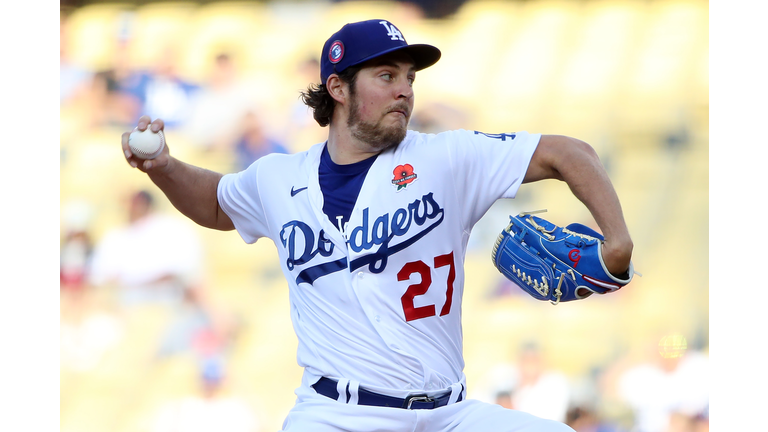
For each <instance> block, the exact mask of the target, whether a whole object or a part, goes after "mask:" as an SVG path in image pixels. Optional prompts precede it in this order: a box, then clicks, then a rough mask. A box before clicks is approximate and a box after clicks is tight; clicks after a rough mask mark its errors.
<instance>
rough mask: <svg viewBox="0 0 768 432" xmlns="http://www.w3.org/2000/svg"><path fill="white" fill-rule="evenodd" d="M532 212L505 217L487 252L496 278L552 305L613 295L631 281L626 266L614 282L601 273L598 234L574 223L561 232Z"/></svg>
mask: <svg viewBox="0 0 768 432" xmlns="http://www.w3.org/2000/svg"><path fill="white" fill-rule="evenodd" d="M544 211H546V210H544ZM533 213H539V212H530V213H520V214H519V215H517V216H510V217H509V225H508V226H507V227H506V228H505V229H504V230H503V231H502V232H501V234H499V237H498V239H497V240H496V244H495V245H494V247H493V253H492V258H493V264H494V265H495V266H496V268H498V269H499V271H500V272H501V274H503V275H504V276H506V277H507V279H509V280H511V281H512V282H515V283H516V284H517V285H518V286H519V287H520V288H522V289H523V290H524V291H525V292H527V293H528V294H530V295H531V296H532V297H533V298H535V299H537V300H549V301H550V302H552V304H557V303H559V302H566V301H572V300H581V299H585V298H587V297H589V296H591V295H592V294H594V293H598V294H606V293H610V292H614V291H617V290H618V289H620V288H621V287H623V286H624V285H626V284H628V283H629V282H630V281H631V280H632V277H633V276H634V274H635V271H634V267H633V265H632V262H630V263H629V269H628V270H627V272H626V273H625V274H623V275H619V276H618V277H617V276H614V275H612V274H611V273H610V272H609V271H608V270H607V269H606V267H605V263H604V262H603V254H602V243H603V241H604V240H605V238H604V237H603V235H602V234H600V233H598V232H596V231H594V230H593V229H591V228H588V227H586V226H584V225H582V224H578V223H572V224H570V225H568V226H567V227H565V228H562V227H559V226H557V225H555V224H553V223H551V222H549V221H547V220H544V219H542V218H540V217H536V216H532V214H533Z"/></svg>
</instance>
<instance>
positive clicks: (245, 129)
mask: <svg viewBox="0 0 768 432" xmlns="http://www.w3.org/2000/svg"><path fill="white" fill-rule="evenodd" d="M270 153H289V152H288V149H287V148H286V147H285V145H284V144H283V143H282V142H280V141H277V140H276V139H275V138H272V137H269V136H267V133H266V131H265V130H264V126H263V125H262V123H261V120H260V119H259V117H258V116H257V115H256V114H255V113H254V112H253V111H248V112H247V113H246V114H245V117H243V122H242V131H241V133H240V137H239V139H238V140H237V142H236V144H235V154H236V155H237V159H236V162H235V165H236V168H237V170H244V169H246V168H248V167H249V166H250V165H251V164H252V163H253V162H255V161H256V159H259V158H260V157H262V156H266V155H268V154H270Z"/></svg>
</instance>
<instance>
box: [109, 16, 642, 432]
mask: <svg viewBox="0 0 768 432" xmlns="http://www.w3.org/2000/svg"><path fill="white" fill-rule="evenodd" d="M439 59H440V51H439V50H438V49H437V48H435V47H433V46H430V45H419V44H408V43H407V42H406V40H405V37H404V36H403V33H402V32H401V31H400V30H399V29H398V28H397V27H396V26H395V25H394V24H392V23H390V22H388V21H386V20H380V19H374V20H369V21H363V22H356V23H351V24H347V25H345V26H344V27H342V28H341V29H340V30H339V31H338V32H336V33H335V34H333V35H332V36H331V37H330V38H329V39H328V40H327V41H326V42H325V44H324V46H323V50H322V55H321V76H320V79H321V81H320V84H319V85H311V86H310V87H309V88H308V89H307V91H306V92H303V93H302V99H303V101H304V102H305V103H306V104H307V105H308V106H309V107H311V108H312V110H313V113H314V118H315V120H316V121H317V122H318V123H319V124H320V125H321V126H324V127H325V126H327V127H328V139H327V141H325V142H322V143H319V144H316V145H314V146H313V147H311V148H310V149H309V150H308V151H305V152H302V153H298V154H292V155H285V154H272V155H269V156H266V157H263V158H261V159H259V160H258V161H256V162H255V163H253V164H252V165H251V166H250V167H248V168H247V169H245V170H244V171H242V172H238V173H231V174H226V175H222V174H219V173H215V172H211V171H208V170H205V169H203V168H198V167H195V166H191V165H189V164H186V163H184V162H182V161H180V160H178V159H175V158H174V157H172V156H171V155H170V152H169V149H168V146H167V145H166V147H165V149H164V150H163V152H162V153H161V154H160V155H159V156H158V157H156V158H154V159H139V158H138V157H136V156H135V155H133V154H132V153H131V151H130V148H129V146H128V135H129V134H128V133H126V134H124V135H123V138H122V147H123V150H124V152H125V156H126V159H127V161H128V163H129V164H130V165H131V166H132V167H134V168H138V169H139V170H141V171H143V172H145V173H146V174H148V175H149V178H150V179H151V180H152V181H153V182H154V183H155V184H156V185H157V186H158V187H159V188H160V189H161V190H162V191H163V192H164V193H165V195H166V196H167V197H168V199H169V200H170V202H171V203H172V204H173V205H174V206H175V207H176V208H177V209H178V210H179V211H180V212H181V213H183V214H184V215H186V216H188V217H189V218H191V219H192V220H193V221H195V222H196V223H198V224H200V225H202V226H205V227H209V228H213V229H218V230H233V229H236V230H237V232H238V233H239V234H240V236H241V237H242V238H243V240H244V241H245V242H247V243H253V242H255V241H257V240H258V239H259V238H262V237H268V238H270V239H272V241H274V243H275V246H276V247H277V250H278V255H279V259H280V263H281V267H282V271H283V273H284V275H285V277H286V279H287V281H288V285H289V287H290V290H289V297H290V309H291V318H292V322H293V326H294V329H295V331H296V334H297V336H298V341H299V346H298V355H297V358H298V362H299V364H300V365H301V366H302V367H303V368H304V374H303V378H302V382H301V384H300V385H299V387H298V388H297V390H296V395H297V399H296V404H295V406H294V408H293V409H291V411H290V412H289V413H288V415H287V417H286V419H285V422H284V424H283V430H284V431H291V432H295V431H358V432H366V431H371V432H372V431H414V430H418V431H448V430H450V431H456V432H476V431H570V430H572V429H570V428H569V427H568V426H566V425H564V424H561V423H557V422H553V421H550V420H544V419H540V418H537V417H534V416H532V415H529V414H526V413H523V412H520V411H515V410H510V409H506V408H502V407H501V406H499V405H495V404H488V403H484V402H480V401H477V400H472V399H467V397H466V395H467V386H466V378H465V375H464V372H463V369H464V359H463V356H462V329H461V300H462V294H463V289H464V277H465V275H464V265H463V264H464V259H465V252H466V248H467V241H468V240H469V236H470V232H471V230H472V227H473V226H474V225H475V223H476V222H477V221H478V220H479V219H480V218H481V217H482V216H483V214H484V213H485V212H486V211H487V210H488V209H489V207H490V206H491V205H492V204H493V203H494V201H496V200H498V199H500V198H514V197H515V195H516V193H517V190H518V188H519V187H520V185H522V184H523V183H528V182H535V181H538V180H543V179H553V178H554V179H559V180H562V181H564V182H566V183H567V185H568V186H569V187H570V189H571V190H572V191H573V193H574V195H575V196H576V197H577V198H578V199H579V200H580V201H581V202H583V203H584V205H585V206H586V207H587V208H588V209H589V211H590V212H591V214H592V215H593V217H594V218H595V221H596V222H597V224H598V226H599V228H600V230H601V231H602V234H601V235H600V237H601V238H599V239H598V240H596V243H595V242H592V243H590V245H592V246H590V247H592V249H590V250H591V251H596V252H594V253H592V254H590V252H589V250H586V249H585V250H584V251H582V250H581V249H579V250H578V251H577V252H576V253H574V252H572V250H570V249H569V250H565V251H564V252H563V253H564V255H563V253H560V252H558V251H552V250H551V249H552V248H549V249H547V248H544V247H541V246H540V245H539V244H534V243H533V242H532V241H531V239H532V235H533V234H532V233H531V232H530V231H531V229H528V228H527V226H526V227H525V228H523V229H526V230H527V231H526V232H524V233H522V232H521V229H520V228H518V229H514V228H513V227H508V228H507V230H505V233H506V237H510V238H513V239H517V240H516V242H517V243H516V244H517V245H518V249H522V250H524V251H525V253H528V254H533V255H535V256H536V257H537V258H536V259H539V260H541V262H544V263H546V264H544V265H543V266H544V267H546V269H549V267H550V266H551V267H552V268H554V269H555V270H557V272H556V274H558V275H561V276H560V280H559V281H558V280H549V281H548V282H547V281H546V278H547V277H549V278H550V279H552V278H555V277H556V276H553V275H549V276H544V275H543V273H542V275H539V274H534V273H533V272H531V270H529V273H528V274H527V275H526V277H527V279H524V280H525V281H526V282H527V281H528V280H531V281H532V282H531V283H534V282H535V284H536V286H537V287H539V286H541V285H542V284H545V283H546V285H547V287H548V289H549V288H551V289H549V290H548V292H549V291H551V292H555V291H556V290H555V288H556V286H557V284H558V282H560V285H561V286H560V291H561V292H562V291H563V289H565V288H566V287H567V286H569V285H568V284H567V283H566V282H568V281H569V280H570V279H569V278H570V274H571V273H572V272H573V270H571V268H573V267H576V268H578V269H581V270H583V269H585V268H590V269H593V268H594V269H596V270H595V271H597V272H598V273H599V272H603V274H597V275H595V274H590V277H591V278H592V279H595V280H605V281H607V282H609V283H611V284H612V285H611V286H616V287H619V286H623V285H625V284H626V283H628V282H629V280H630V279H631V277H632V268H631V262H630V261H631V255H632V247H633V246H632V240H631V239H630V235H629V232H628V229H627V226H626V224H625V222H624V217H623V215H622V210H621V206H620V203H619V199H618V197H617V195H616V193H615V191H614V188H613V187H612V185H611V182H610V180H609V178H608V176H607V175H606V172H605V170H604V168H603V166H602V165H601V163H600V161H599V159H598V157H597V155H596V154H595V152H594V151H593V149H592V148H591V147H590V146H589V145H588V144H586V143H584V142H582V141H579V140H577V139H573V138H569V137H565V136H554V135H541V134H534V133H527V132H509V133H495V134H492V133H483V132H480V131H467V130H454V131H447V132H443V133H439V134H424V133H419V132H417V131H413V130H408V129H407V126H408V121H409V119H410V117H411V114H412V112H413V107H414V81H415V79H416V73H417V72H418V71H419V70H422V69H424V68H427V67H429V66H432V65H434V64H435V63H436V62H437V61H438V60H439ZM446 73H450V72H446ZM460 84H461V83H458V85H460ZM137 127H138V129H139V130H142V131H143V130H145V129H146V128H151V130H152V131H153V132H157V131H159V130H162V129H163V121H162V120H161V119H155V120H154V121H152V120H151V119H150V118H148V117H147V116H144V117H142V118H140V119H139V121H138V125H137ZM537 222H538V226H543V225H545V223H544V221H543V220H541V219H538V218H537ZM510 225H512V224H510ZM546 229H551V227H548V228H546ZM533 231H535V232H536V233H539V231H537V230H536V229H533ZM569 232H575V231H574V230H569ZM529 234H530V235H529ZM589 234H592V235H594V234H596V233H591V232H590V233H589ZM550 235H551V234H550ZM574 235H576V237H578V239H586V237H585V236H587V237H589V235H588V234H586V233H579V232H576V234H574ZM511 243H513V242H509V241H505V242H503V244H501V243H497V245H496V247H495V248H494V254H499V255H503V256H500V257H499V258H498V259H496V257H495V258H494V262H495V263H496V265H497V267H499V270H501V271H502V273H504V274H505V275H507V273H510V274H516V270H519V268H520V266H521V265H523V266H524V264H521V263H522V262H528V261H533V259H534V258H531V257H526V259H527V261H526V259H521V260H517V261H516V260H515V259H514V257H515V256H518V255H520V252H517V249H515V250H513V249H512V248H511V247H509V246H507V245H508V244H511ZM572 243H573V244H575V246H573V245H571V246H572V247H573V248H577V249H578V248H579V247H581V246H578V244H577V243H579V242H578V241H577V242H572ZM582 243H585V244H586V243H588V242H586V241H584V242H582ZM594 244H597V246H594ZM489 246H490V245H489ZM571 246H567V247H571ZM567 247H566V249H567ZM584 247H585V248H586V247H588V246H584ZM561 255H562V256H565V258H563V259H564V260H565V261H561V260H560V259H559V258H558V257H560V256H561ZM568 256H573V257H576V256H578V257H579V258H580V261H579V262H578V263H576V264H574V262H573V260H571V262H569V261H568V258H567V257H568ZM553 257H554V258H553ZM547 260H549V261H547ZM553 260H554V261H557V262H554V261H553ZM588 260H593V262H592V263H588V262H587V261H588ZM550 262H552V264H550ZM512 265H515V270H511V268H512V267H511V266H512ZM563 266H570V267H569V268H567V269H566V268H563ZM590 266H591V267H590ZM524 270H525V268H524ZM532 274H533V275H534V278H533V279H531V277H530V276H531V275H532ZM574 274H575V273H574ZM562 275H565V276H562ZM579 275H581V273H579ZM508 277H510V276H508ZM542 278H544V279H542ZM582 279H586V277H584V278H581V276H580V279H579V281H581V280H582ZM564 280H565V281H566V282H563V281H564ZM574 280H575V279H574ZM526 282H523V283H522V284H523V285H525V284H526ZM571 285H573V284H571ZM579 288H581V289H589V287H586V288H585V287H583V286H582V287H579ZM573 289H574V290H575V289H578V288H576V287H575V285H574V288H573ZM536 292H539V291H536ZM602 293H603V292H600V294H602ZM582 294H583V295H580V297H579V298H583V297H586V294H584V293H583V292H582ZM558 299H560V297H558Z"/></svg>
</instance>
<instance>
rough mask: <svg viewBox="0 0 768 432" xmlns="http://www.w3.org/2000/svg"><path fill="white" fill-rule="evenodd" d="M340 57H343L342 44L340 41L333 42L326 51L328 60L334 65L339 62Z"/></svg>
mask: <svg viewBox="0 0 768 432" xmlns="http://www.w3.org/2000/svg"><path fill="white" fill-rule="evenodd" d="M342 57H344V44H343V43H341V41H340V40H337V41H334V42H333V43H332V44H331V48H330V49H329V50H328V60H330V62H331V63H333V64H336V63H338V62H340V61H341V58H342Z"/></svg>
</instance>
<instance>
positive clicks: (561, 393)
mask: <svg viewBox="0 0 768 432" xmlns="http://www.w3.org/2000/svg"><path fill="white" fill-rule="evenodd" d="M483 381H484V383H481V384H480V386H479V387H478V394H477V395H475V396H473V397H474V398H476V399H480V400H489V399H490V401H495V402H496V403H497V404H499V405H501V406H503V407H505V408H512V409H516V410H520V411H524V412H527V413H530V414H533V415H535V416H538V417H542V418H546V419H552V420H556V421H559V422H565V419H566V417H565V414H566V411H567V410H568V406H569V404H570V402H571V389H570V384H569V382H568V379H567V377H566V376H565V375H564V374H562V373H560V372H557V371H554V370H550V369H549V368H548V367H547V365H546V364H545V361H544V357H543V353H542V351H541V348H540V347H539V345H538V344H536V343H533V342H528V343H525V344H523V345H522V346H521V348H520V350H519V353H518V360H517V362H515V363H503V364H499V365H497V366H495V367H493V368H492V369H491V370H490V371H489V372H488V374H487V375H486V376H485V378H484V380H483Z"/></svg>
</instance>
